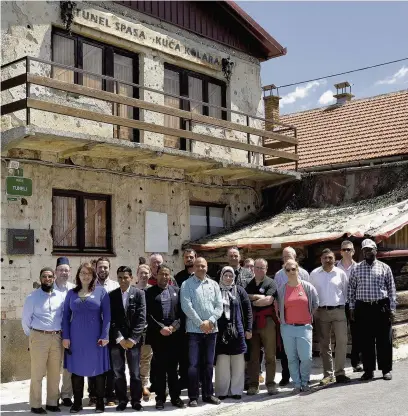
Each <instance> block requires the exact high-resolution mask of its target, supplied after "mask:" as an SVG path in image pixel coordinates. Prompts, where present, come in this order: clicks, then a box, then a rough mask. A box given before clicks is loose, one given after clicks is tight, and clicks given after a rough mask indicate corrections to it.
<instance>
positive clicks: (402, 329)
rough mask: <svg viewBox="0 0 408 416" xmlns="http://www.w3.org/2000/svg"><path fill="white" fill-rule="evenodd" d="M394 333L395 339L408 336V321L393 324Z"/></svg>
mask: <svg viewBox="0 0 408 416" xmlns="http://www.w3.org/2000/svg"><path fill="white" fill-rule="evenodd" d="M392 335H393V338H394V339H399V338H403V337H406V336H408V322H404V323H400V324H395V325H393V327H392Z"/></svg>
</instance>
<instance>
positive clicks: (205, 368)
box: [181, 257, 223, 407]
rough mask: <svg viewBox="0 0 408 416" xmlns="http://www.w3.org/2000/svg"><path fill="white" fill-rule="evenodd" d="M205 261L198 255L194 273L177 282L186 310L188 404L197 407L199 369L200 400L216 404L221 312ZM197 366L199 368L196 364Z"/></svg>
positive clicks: (218, 290) (215, 289)
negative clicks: (216, 369) (216, 355)
mask: <svg viewBox="0 0 408 416" xmlns="http://www.w3.org/2000/svg"><path fill="white" fill-rule="evenodd" d="M207 270H208V267H207V262H206V261H205V259H204V258H202V257H198V258H197V259H196V260H195V262H194V274H193V275H192V276H191V277H189V278H188V279H187V280H186V281H185V282H184V283H183V284H182V286H181V308H182V309H183V312H184V313H185V314H186V332H187V334H188V346H189V362H190V365H189V369H188V379H189V380H188V397H189V398H190V402H189V406H190V407H197V400H198V395H199V389H198V379H199V373H200V370H201V373H202V389H201V392H202V397H203V402H205V403H211V404H220V403H221V402H220V400H219V399H217V398H216V397H215V396H214V390H213V385H212V377H213V368H214V355H215V343H216V340H217V332H218V328H217V321H218V319H219V318H220V317H221V315H222V311H223V310H222V296H221V291H220V288H219V286H218V283H216V282H215V281H214V280H212V279H211V278H210V277H209V276H208V275H207ZM200 367H201V368H200Z"/></svg>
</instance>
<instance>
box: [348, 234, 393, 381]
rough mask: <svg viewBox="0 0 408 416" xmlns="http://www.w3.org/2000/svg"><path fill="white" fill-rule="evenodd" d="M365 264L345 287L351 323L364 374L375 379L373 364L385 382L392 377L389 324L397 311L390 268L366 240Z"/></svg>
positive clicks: (354, 273) (358, 265) (356, 271)
mask: <svg viewBox="0 0 408 416" xmlns="http://www.w3.org/2000/svg"><path fill="white" fill-rule="evenodd" d="M361 248H362V250H363V256H364V260H363V261H362V262H361V263H359V264H357V265H356V266H355V268H354V269H353V270H352V271H351V274H350V282H349V287H348V299H349V304H350V319H351V320H352V321H354V320H355V322H356V325H357V328H358V331H359V333H360V336H361V352H362V357H363V367H364V374H363V375H362V376H361V380H363V381H369V380H372V379H373V378H374V370H375V367H376V360H377V362H378V369H379V370H381V371H382V373H383V379H384V380H391V379H392V375H391V371H392V321H393V319H394V316H395V309H396V303H397V302H396V292H395V283H394V277H393V275H392V271H391V269H390V267H389V266H388V265H387V264H385V263H383V262H381V261H378V260H377V245H376V244H375V242H374V241H373V240H370V239H369V238H366V239H365V240H364V241H363V242H362V244H361Z"/></svg>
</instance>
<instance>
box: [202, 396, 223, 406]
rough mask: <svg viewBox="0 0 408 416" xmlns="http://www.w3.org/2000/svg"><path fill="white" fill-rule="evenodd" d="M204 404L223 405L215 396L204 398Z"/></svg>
mask: <svg viewBox="0 0 408 416" xmlns="http://www.w3.org/2000/svg"><path fill="white" fill-rule="evenodd" d="M203 402H204V403H209V404H221V400H220V399H219V398H218V397H215V396H209V397H203Z"/></svg>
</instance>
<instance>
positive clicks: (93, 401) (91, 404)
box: [88, 397, 96, 407]
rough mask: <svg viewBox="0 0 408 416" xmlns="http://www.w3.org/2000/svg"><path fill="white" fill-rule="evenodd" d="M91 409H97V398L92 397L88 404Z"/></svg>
mask: <svg viewBox="0 0 408 416" xmlns="http://www.w3.org/2000/svg"><path fill="white" fill-rule="evenodd" d="M88 406H89V407H95V406H96V397H90V398H89V402H88Z"/></svg>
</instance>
